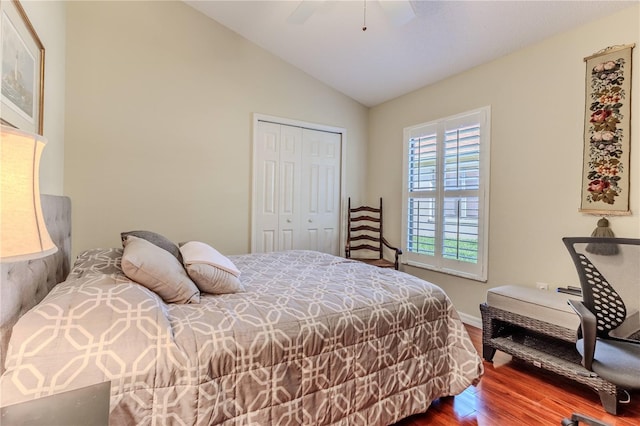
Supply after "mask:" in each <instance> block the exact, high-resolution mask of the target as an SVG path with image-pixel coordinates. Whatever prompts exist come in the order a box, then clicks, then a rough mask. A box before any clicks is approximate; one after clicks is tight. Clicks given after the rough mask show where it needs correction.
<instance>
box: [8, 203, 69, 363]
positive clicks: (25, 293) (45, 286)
mask: <svg viewBox="0 0 640 426" xmlns="http://www.w3.org/2000/svg"><path fill="white" fill-rule="evenodd" d="M41 200H42V212H43V214H44V221H45V223H46V224H47V230H48V231H49V235H51V239H52V240H53V242H54V244H55V245H56V246H57V247H58V251H57V252H56V253H54V254H52V255H49V256H47V257H44V258H42V259H38V260H30V261H25V262H13V263H3V264H0V267H1V268H2V274H1V275H0V373H1V372H3V371H4V360H5V357H6V355H7V347H8V345H9V338H10V337H11V329H12V327H13V325H14V324H15V323H16V322H17V321H18V318H20V317H21V316H22V315H23V314H24V313H25V312H27V311H28V310H29V309H31V308H32V307H34V306H35V305H37V304H38V303H39V302H40V301H41V300H42V299H43V298H44V297H45V296H46V295H47V294H48V293H49V291H51V289H52V288H53V287H54V286H55V285H56V284H58V283H59V282H62V281H64V280H65V278H66V277H67V275H68V274H69V268H70V265H71V200H70V199H69V197H61V196H56V195H43V196H42V198H41Z"/></svg>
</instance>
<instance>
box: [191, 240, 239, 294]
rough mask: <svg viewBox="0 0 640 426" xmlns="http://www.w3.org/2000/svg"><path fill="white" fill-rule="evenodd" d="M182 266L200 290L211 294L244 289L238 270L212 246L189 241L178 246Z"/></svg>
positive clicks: (235, 291)
mask: <svg viewBox="0 0 640 426" xmlns="http://www.w3.org/2000/svg"><path fill="white" fill-rule="evenodd" d="M180 252H181V253H182V258H183V259H184V266H185V268H186V270H187V273H188V274H189V276H190V277H191V279H192V280H193V281H194V282H195V283H196V285H197V286H198V288H199V289H200V291H202V292H205V293H211V294H225V293H237V292H239V291H244V286H243V285H242V283H241V282H240V279H239V276H240V270H239V269H238V268H237V267H236V265H234V264H233V262H231V260H229V259H228V258H226V257H225V256H223V255H222V254H220V252H218V251H217V250H216V249H214V248H213V247H211V246H209V245H207V244H205V243H201V242H199V241H189V242H188V243H185V244H183V245H182V246H181V247H180Z"/></svg>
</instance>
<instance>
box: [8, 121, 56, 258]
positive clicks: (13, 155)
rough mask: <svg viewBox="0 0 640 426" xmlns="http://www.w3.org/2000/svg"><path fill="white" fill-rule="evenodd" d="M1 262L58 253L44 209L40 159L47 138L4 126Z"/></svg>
mask: <svg viewBox="0 0 640 426" xmlns="http://www.w3.org/2000/svg"><path fill="white" fill-rule="evenodd" d="M0 127H1V128H2V134H1V136H0V210H1V212H2V215H1V216H0V261H2V262H17V261H23V260H30V259H37V258H40V257H44V256H47V255H49V254H52V253H55V252H56V251H57V250H58V248H57V247H56V246H55V244H53V241H51V237H50V236H49V232H48V231H47V226H46V225H45V223H44V218H43V215H42V208H41V206H40V182H39V179H40V178H39V170H40V156H41V155H42V150H43V149H44V145H45V144H46V140H45V138H43V137H42V136H39V135H34V134H31V133H27V132H24V131H21V130H17V129H14V128H11V127H7V126H0Z"/></svg>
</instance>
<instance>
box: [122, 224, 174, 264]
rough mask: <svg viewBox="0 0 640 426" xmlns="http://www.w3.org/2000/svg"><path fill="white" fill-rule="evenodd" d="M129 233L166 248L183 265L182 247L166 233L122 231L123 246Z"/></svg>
mask: <svg viewBox="0 0 640 426" xmlns="http://www.w3.org/2000/svg"><path fill="white" fill-rule="evenodd" d="M129 235H133V236H134V237H138V238H142V239H143V240H147V241H149V242H150V243H151V244H155V245H157V246H158V247H160V248H163V249H165V250H166V251H168V252H169V253H171V254H172V255H174V256H175V257H176V259H178V261H179V262H180V264H181V265H182V263H183V262H182V255H181V254H180V249H179V248H178V246H177V245H175V243H174V242H173V241H171V240H170V239H168V238H167V237H165V236H164V235H160V234H158V233H156V232H151V231H129V232H122V233H121V234H120V238H122V243H123V244H122V245H123V246H124V240H125V238H127V237H128V236H129Z"/></svg>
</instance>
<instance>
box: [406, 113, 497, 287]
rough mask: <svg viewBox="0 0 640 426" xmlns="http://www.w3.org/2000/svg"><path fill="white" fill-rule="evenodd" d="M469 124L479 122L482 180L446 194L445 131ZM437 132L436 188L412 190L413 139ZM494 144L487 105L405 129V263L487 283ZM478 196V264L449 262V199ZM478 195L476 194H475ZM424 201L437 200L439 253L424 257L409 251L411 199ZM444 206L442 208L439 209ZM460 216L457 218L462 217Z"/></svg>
mask: <svg viewBox="0 0 640 426" xmlns="http://www.w3.org/2000/svg"><path fill="white" fill-rule="evenodd" d="M465 123H478V124H479V128H480V142H479V144H480V147H479V148H480V149H479V176H478V177H477V179H479V184H478V189H477V190H466V189H463V190H450V189H449V190H447V191H445V180H446V176H445V173H444V170H443V168H444V165H445V157H444V155H445V153H444V151H445V146H444V139H445V132H446V131H450V130H451V128H452V127H451V125H452V124H453V125H455V126H457V128H461V127H463V126H464V125H465ZM434 131H435V133H436V143H435V145H436V168H435V176H436V179H435V188H433V189H424V190H414V191H410V190H409V181H410V176H409V172H410V164H409V149H410V145H411V144H410V140H411V139H415V138H417V137H420V136H429V135H430V134H432V133H433V132H434ZM490 143H491V107H490V106H485V107H481V108H477V109H474V110H471V111H467V112H463V113H460V114H456V115H452V116H448V117H444V118H440V119H437V120H433V121H429V122H425V123H420V124H417V125H414V126H409V127H405V128H404V130H403V159H402V164H403V181H402V185H403V190H402V232H401V235H402V247H403V255H402V263H403V264H406V265H410V266H415V267H419V268H424V269H429V270H433V271H437V272H442V273H446V274H450V275H455V276H461V277H464V278H469V279H472V280H476V281H481V282H486V281H487V276H488V271H487V268H488V250H489V188H490V177H491V174H490ZM474 193H476V194H477V198H478V237H477V238H478V246H477V247H478V248H477V262H476V263H472V262H464V261H460V260H455V259H447V258H445V257H444V256H443V253H442V249H441V247H442V240H443V239H444V237H443V235H444V229H443V227H444V214H445V212H444V211H445V207H446V206H445V198H451V197H452V196H453V197H457V196H458V195H456V194H461V195H460V196H469V194H474ZM474 196H475V195H474ZM416 198H418V199H419V198H423V199H425V200H426V199H434V200H435V201H434V202H435V204H436V207H435V208H434V210H435V215H434V217H435V231H434V233H435V235H436V237H435V254H434V255H429V254H421V253H416V252H411V251H409V248H408V238H409V228H408V225H409V200H410V199H416ZM438 206H442V207H438ZM460 215H461V213H458V215H457V216H456V217H458V218H459V217H461V216H460Z"/></svg>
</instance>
